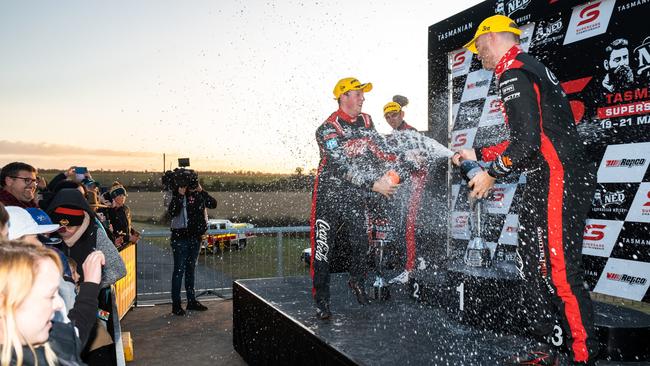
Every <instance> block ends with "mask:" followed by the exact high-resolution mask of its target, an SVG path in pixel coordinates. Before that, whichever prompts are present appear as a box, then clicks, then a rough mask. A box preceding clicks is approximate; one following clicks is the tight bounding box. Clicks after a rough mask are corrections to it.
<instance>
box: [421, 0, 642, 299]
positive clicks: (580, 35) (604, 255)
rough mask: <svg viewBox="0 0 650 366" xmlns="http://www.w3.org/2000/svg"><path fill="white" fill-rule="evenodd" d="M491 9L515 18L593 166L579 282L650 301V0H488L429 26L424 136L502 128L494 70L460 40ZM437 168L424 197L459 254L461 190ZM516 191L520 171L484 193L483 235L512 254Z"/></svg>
mask: <svg viewBox="0 0 650 366" xmlns="http://www.w3.org/2000/svg"><path fill="white" fill-rule="evenodd" d="M495 13H503V14H505V15H507V16H509V17H511V18H512V19H514V20H515V21H516V22H517V23H518V24H519V26H520V27H521V28H522V30H524V33H523V34H522V37H521V38H522V45H523V46H524V49H527V50H528V51H529V52H530V53H531V54H532V55H534V56H536V57H538V58H539V59H540V60H541V61H542V62H544V63H545V64H546V65H547V66H548V67H549V68H550V69H551V70H553V72H554V73H555V75H556V76H557V77H558V79H559V80H560V82H561V83H562V86H563V87H564V89H565V91H566V93H567V95H568V97H569V100H570V102H571V106H572V109H573V111H574V116H575V119H576V123H577V124H578V129H579V131H580V132H581V135H582V136H583V137H584V139H585V141H586V143H587V144H588V153H589V154H590V156H591V157H592V158H593V160H594V161H595V162H597V163H598V164H599V169H598V183H599V184H598V187H597V189H596V194H595V195H594V199H593V205H592V210H591V213H590V215H589V220H588V221H587V224H586V227H585V234H584V244H583V245H584V248H583V260H584V263H585V278H586V280H587V283H588V284H589V286H590V288H591V289H592V290H593V291H595V292H600V293H604V294H609V295H614V296H619V297H624V298H628V299H633V300H640V301H645V302H650V292H649V291H648V286H649V285H650V170H649V168H648V165H649V163H650V85H649V82H650V26H648V25H647V23H646V22H647V21H648V20H647V19H648V17H649V16H650V0H604V1H597V2H592V3H587V2H584V1H570V0H537V1H534V0H509V1H508V0H496V1H495V0H489V1H484V2H482V3H480V4H478V5H476V6H474V7H472V8H470V9H467V10H465V11H463V12H461V13H459V14H456V15H454V16H452V17H450V18H448V19H446V20H444V21H441V22H439V23H437V24H434V25H432V26H431V27H429V53H428V54H429V132H428V134H429V135H430V136H431V137H433V138H435V139H437V140H438V141H441V142H443V143H445V142H447V143H448V145H449V146H450V147H452V148H471V147H473V148H479V147H483V146H488V145H492V144H495V143H498V142H500V141H501V140H503V139H506V138H507V137H508V136H507V128H506V127H505V126H504V124H503V118H502V116H501V114H500V112H498V111H497V108H495V102H494V101H495V99H496V95H495V94H496V88H495V85H494V80H493V79H494V78H493V75H492V73H490V72H486V71H485V70H481V66H480V62H479V61H478V60H477V59H476V57H475V56H473V55H472V54H471V52H469V51H467V50H465V49H463V48H462V46H463V44H464V43H466V42H467V41H468V40H469V39H471V38H472V36H473V34H474V32H475V30H476V28H477V27H478V24H479V23H480V22H481V21H482V20H483V19H484V18H486V17H488V16H490V15H493V14H495ZM610 44H614V45H615V47H612V48H613V49H615V51H614V52H611V54H610V52H608V51H607V48H608V46H609V45H610ZM615 66H616V67H615ZM450 91H451V93H450ZM443 170H444V172H438V174H435V175H434V178H433V182H432V184H431V185H430V186H431V187H438V188H435V189H431V192H430V194H432V195H433V197H434V201H433V202H434V205H438V204H440V203H441V202H443V203H444V204H447V203H446V202H449V203H448V205H449V206H450V207H449V208H450V212H451V213H450V215H449V217H447V222H446V223H445V224H446V225H447V226H448V228H449V230H448V231H447V233H448V237H447V249H448V250H447V254H448V256H449V257H450V258H452V259H453V258H460V257H461V256H462V255H463V253H464V251H465V249H466V246H467V242H468V239H469V231H468V223H467V222H468V215H469V212H468V211H469V206H468V203H467V199H466V193H467V187H466V185H465V184H464V183H463V182H462V181H461V179H460V178H459V177H458V176H457V175H456V172H455V170H449V171H447V168H444V169H443ZM445 186H447V187H448V189H447V190H446V191H445V190H444V189H441V188H439V187H445ZM524 189H525V177H523V178H520V177H508V178H506V179H504V180H503V181H499V182H497V186H496V192H495V194H494V195H493V196H492V197H491V198H490V200H489V201H488V202H487V208H488V214H487V223H488V225H487V228H486V230H485V231H484V237H485V239H486V241H487V242H488V246H490V248H491V250H492V254H493V256H494V259H495V260H504V261H510V260H511V259H512V253H513V251H514V249H515V248H516V246H517V244H518V243H517V236H516V231H517V208H518V200H519V197H520V195H521V192H522V191H523V190H524ZM434 210H435V211H437V210H438V208H435V207H434ZM432 216H435V215H432Z"/></svg>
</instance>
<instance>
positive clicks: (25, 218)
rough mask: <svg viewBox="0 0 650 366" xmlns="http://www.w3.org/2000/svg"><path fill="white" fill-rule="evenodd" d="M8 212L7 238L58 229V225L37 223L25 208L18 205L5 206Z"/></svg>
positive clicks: (11, 238)
mask: <svg viewBox="0 0 650 366" xmlns="http://www.w3.org/2000/svg"><path fill="white" fill-rule="evenodd" d="M5 209H7V212H8V213H9V223H8V226H9V240H13V239H18V238H20V237H21V236H23V235H37V234H47V233H51V232H53V231H56V230H58V229H59V227H60V225H39V224H38V223H36V221H34V219H33V218H32V215H30V214H29V212H27V210H25V209H23V208H21V207H18V206H6V207H5Z"/></svg>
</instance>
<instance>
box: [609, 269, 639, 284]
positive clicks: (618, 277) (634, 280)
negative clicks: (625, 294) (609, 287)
mask: <svg viewBox="0 0 650 366" xmlns="http://www.w3.org/2000/svg"><path fill="white" fill-rule="evenodd" d="M607 279H608V280H612V281H619V282H627V283H629V284H630V285H645V283H646V282H647V280H646V279H645V278H643V277H635V276H630V275H626V274H623V275H622V274H618V273H612V272H607Z"/></svg>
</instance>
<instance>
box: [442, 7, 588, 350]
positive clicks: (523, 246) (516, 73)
mask: <svg viewBox="0 0 650 366" xmlns="http://www.w3.org/2000/svg"><path fill="white" fill-rule="evenodd" d="M520 34H521V30H520V29H519V28H518V26H517V24H516V23H515V22H514V21H513V20H512V19H510V18H508V17H506V16H503V15H494V16H491V17H489V18H487V19H485V20H484V21H483V22H481V24H480V25H479V27H478V30H477V31H476V34H475V35H474V38H472V40H471V41H470V42H469V43H467V44H466V45H465V47H466V48H467V49H469V50H470V51H472V52H474V53H477V54H478V57H479V59H480V60H481V63H482V64H483V68H485V69H487V70H494V72H495V76H496V78H497V81H498V87H499V96H500V97H501V101H502V104H501V105H502V108H503V111H504V115H505V117H506V123H507V125H508V128H509V130H510V139H509V140H508V141H505V142H503V143H501V144H499V145H497V146H492V147H487V148H483V149H481V150H476V151H475V150H472V149H465V150H461V151H459V153H458V154H457V155H455V156H454V158H453V161H454V163H455V164H457V165H459V164H460V161H461V158H462V159H472V160H476V159H482V160H484V161H491V163H490V165H489V167H488V169H487V170H486V171H483V172H480V173H478V174H477V175H476V176H474V178H472V179H471V180H470V182H469V183H468V186H469V187H470V188H471V189H472V192H471V195H472V196H473V197H478V198H483V197H485V196H486V195H487V194H488V191H489V190H490V189H491V188H492V187H493V186H494V183H495V180H496V179H497V178H501V177H504V176H507V175H508V174H510V173H511V172H514V171H518V172H522V171H525V172H526V177H527V179H526V181H527V184H526V190H525V192H524V195H523V197H522V200H521V208H520V209H519V225H520V231H519V240H520V245H519V247H518V253H519V254H520V256H521V264H520V265H521V267H520V268H521V273H520V274H521V276H522V277H523V279H524V280H525V281H526V282H527V285H526V286H524V289H526V291H525V293H524V296H525V299H523V301H522V304H523V305H524V307H525V311H522V312H521V313H522V314H526V316H527V319H526V320H527V323H528V325H527V328H526V330H527V331H528V332H529V333H530V334H532V335H535V336H537V337H538V338H539V339H540V340H542V341H543V342H544V343H543V344H540V350H539V352H536V353H532V354H529V355H522V356H520V357H517V359H518V360H519V361H520V362H526V361H527V360H530V359H536V358H539V356H540V354H546V355H547V358H548V359H549V360H551V359H552V358H554V357H556V355H557V354H554V352H553V349H551V348H550V347H548V344H549V343H548V342H549V341H550V339H551V338H552V337H553V334H552V333H553V330H554V324H553V323H554V322H553V320H554V318H555V316H556V315H559V317H560V319H561V321H562V325H563V328H564V331H565V332H566V333H565V334H567V335H568V339H569V344H568V346H569V350H570V351H571V355H572V358H573V361H574V362H577V363H587V362H593V360H594V358H595V356H596V354H597V351H598V340H597V337H596V334H595V329H594V323H593V309H592V303H591V299H590V297H589V293H588V292H587V290H586V289H585V287H584V280H583V273H584V270H583V268H582V232H583V230H584V225H585V221H586V218H587V213H588V212H589V209H590V206H591V198H592V197H593V191H594V188H595V174H594V170H595V165H594V164H593V163H592V162H590V161H589V160H588V158H587V154H585V152H584V144H583V142H582V139H581V138H580V136H579V135H578V132H577V129H576V126H575V123H574V120H573V114H572V112H571V107H570V106H569V102H568V100H567V97H566V94H565V93H564V91H563V90H562V87H561V86H560V83H559V82H558V80H557V78H556V77H555V75H553V73H552V72H551V71H550V70H549V69H548V68H547V67H546V66H544V65H543V64H542V63H540V62H539V61H538V60H537V59H535V58H533V57H532V56H530V55H529V54H527V53H525V52H524V51H523V50H522V48H521V46H520V45H519V35H520ZM553 305H555V307H553Z"/></svg>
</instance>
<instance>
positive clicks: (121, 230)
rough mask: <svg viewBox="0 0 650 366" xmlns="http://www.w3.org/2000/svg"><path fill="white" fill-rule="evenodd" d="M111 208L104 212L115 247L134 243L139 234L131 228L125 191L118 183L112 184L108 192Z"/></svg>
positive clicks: (129, 211)
mask: <svg viewBox="0 0 650 366" xmlns="http://www.w3.org/2000/svg"><path fill="white" fill-rule="evenodd" d="M108 192H109V196H110V198H111V206H110V207H108V208H107V209H106V210H105V211H104V212H105V213H106V215H107V219H108V222H109V223H110V224H109V225H110V227H111V228H112V232H113V237H114V238H115V241H114V242H115V246H117V247H118V248H119V247H121V246H123V245H126V244H128V243H136V242H137V241H138V239H139V233H138V232H137V231H136V230H135V229H133V227H132V226H131V210H130V209H129V207H128V206H127V205H126V204H125V203H126V197H127V194H126V189H125V188H124V186H123V185H122V184H120V183H119V182H115V183H113V185H112V186H111V189H110V190H109V191H108Z"/></svg>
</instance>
